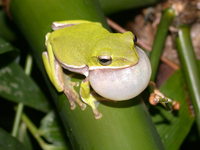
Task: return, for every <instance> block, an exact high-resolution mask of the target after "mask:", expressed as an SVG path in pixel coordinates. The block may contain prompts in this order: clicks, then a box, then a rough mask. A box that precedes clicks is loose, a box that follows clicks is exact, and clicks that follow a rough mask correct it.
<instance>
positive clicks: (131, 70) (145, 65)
mask: <svg viewBox="0 0 200 150" xmlns="http://www.w3.org/2000/svg"><path fill="white" fill-rule="evenodd" d="M136 49H137V52H138V55H139V61H138V63H137V64H136V65H134V66H131V67H128V68H123V69H97V70H91V71H90V73H89V81H90V84H91V86H92V88H93V89H94V90H95V92H96V93H98V94H99V95H101V96H102V97H104V98H107V99H110V100H115V101H123V100H128V99H131V98H134V97H136V96H137V95H139V94H140V93H141V92H142V91H143V90H144V89H145V88H146V87H147V85H148V83H149V80H150V77H151V64H150V62H149V58H148V57H147V55H146V54H145V53H144V52H143V50H142V49H141V48H139V47H136Z"/></svg>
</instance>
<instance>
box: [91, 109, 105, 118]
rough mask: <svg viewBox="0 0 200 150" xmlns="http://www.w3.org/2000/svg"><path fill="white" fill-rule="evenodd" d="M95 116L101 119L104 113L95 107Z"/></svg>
mask: <svg viewBox="0 0 200 150" xmlns="http://www.w3.org/2000/svg"><path fill="white" fill-rule="evenodd" d="M93 113H94V117H95V119H101V117H102V116H103V115H102V113H100V112H99V111H98V110H97V109H93Z"/></svg>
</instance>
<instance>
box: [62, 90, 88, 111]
mask: <svg viewBox="0 0 200 150" xmlns="http://www.w3.org/2000/svg"><path fill="white" fill-rule="evenodd" d="M64 93H65V95H66V96H67V98H68V100H69V103H70V108H71V109H72V110H74V109H75V108H76V103H77V104H78V105H79V106H80V108H81V110H85V108H86V104H85V103H83V102H82V101H81V100H80V99H79V95H78V94H77V93H76V91H75V90H71V89H64Z"/></svg>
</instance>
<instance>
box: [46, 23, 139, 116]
mask: <svg viewBox="0 0 200 150" xmlns="http://www.w3.org/2000/svg"><path fill="white" fill-rule="evenodd" d="M52 28H53V29H54V31H53V32H51V33H48V34H47V35H46V43H45V44H46V47H47V51H45V52H43V53H42V59H43V62H44V66H45V69H46V72H47V74H48V76H49V78H50V80H51V82H52V84H53V85H54V86H55V88H56V89H57V91H58V92H64V93H65V95H66V96H67V97H68V99H69V102H70V105H71V109H74V108H75V106H76V105H75V103H77V104H78V105H79V106H80V107H81V108H82V109H85V107H86V105H85V103H86V104H88V105H89V106H90V107H91V108H92V110H93V113H94V115H95V118H96V119H99V118H101V116H102V115H101V113H100V112H99V111H98V110H97V106H96V104H95V103H96V101H97V100H96V98H95V97H94V96H93V95H92V94H91V92H90V83H89V79H88V76H89V72H90V70H95V69H112V70H113V71H114V69H120V68H126V67H130V66H133V65H135V64H137V62H138V60H139V58H138V55H137V52H136V50H135V47H134V42H133V39H134V35H133V34H132V33H131V32H125V33H110V32H109V31H108V30H106V29H105V28H103V27H102V25H101V24H100V23H97V22H90V21H85V20H71V21H61V22H54V23H53V25H52ZM63 68H65V69H67V70H69V71H71V72H75V73H80V74H83V75H85V77H86V78H85V79H84V80H83V81H82V82H81V85H80V93H79V95H80V97H81V99H82V101H83V102H84V103H83V102H82V101H81V100H80V98H79V95H78V94H77V92H76V91H75V90H74V87H73V86H74V84H73V83H72V82H71V81H70V80H71V78H70V77H69V76H68V75H66V74H64V72H63Z"/></svg>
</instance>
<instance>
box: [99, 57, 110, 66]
mask: <svg viewBox="0 0 200 150" xmlns="http://www.w3.org/2000/svg"><path fill="white" fill-rule="evenodd" d="M98 60H99V63H100V64H101V65H103V66H107V65H110V64H111V63H112V58H111V56H99V57H98Z"/></svg>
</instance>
